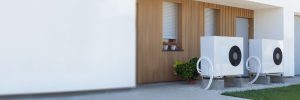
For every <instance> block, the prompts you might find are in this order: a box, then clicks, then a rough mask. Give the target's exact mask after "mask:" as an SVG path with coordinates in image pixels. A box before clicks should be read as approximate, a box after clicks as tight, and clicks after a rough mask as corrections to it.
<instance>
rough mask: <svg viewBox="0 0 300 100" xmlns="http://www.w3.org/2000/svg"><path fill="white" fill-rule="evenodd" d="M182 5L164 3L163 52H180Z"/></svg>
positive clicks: (169, 2)
mask: <svg viewBox="0 0 300 100" xmlns="http://www.w3.org/2000/svg"><path fill="white" fill-rule="evenodd" d="M181 16H182V15H181V3H178V2H172V0H168V1H164V2H163V35H162V38H163V50H164V51H180V50H182V49H181V42H180V34H181V25H180V24H181Z"/></svg>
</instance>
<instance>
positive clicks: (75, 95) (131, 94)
mask: <svg viewBox="0 0 300 100" xmlns="http://www.w3.org/2000/svg"><path fill="white" fill-rule="evenodd" d="M285 80H286V82H285V83H283V84H280V83H278V84H271V85H264V84H253V85H247V84H245V83H246V81H245V82H244V85H243V87H242V88H226V89H224V90H208V91H207V90H203V89H202V88H201V87H200V84H199V83H200V82H198V83H197V84H194V85H191V84H187V83H186V82H182V81H181V82H170V83H158V84H147V85H142V86H138V87H137V88H134V89H121V90H109V91H89V92H72V93H55V94H32V95H19V96H2V97H0V100H220V99H221V100H244V99H242V98H235V97H228V96H222V95H220V94H221V93H223V92H229V91H245V90H252V89H264V88H272V87H282V86H288V85H294V84H300V77H293V78H286V79H285ZM247 82H248V81H247Z"/></svg>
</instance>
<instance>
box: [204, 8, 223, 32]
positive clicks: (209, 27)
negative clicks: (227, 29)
mask: <svg viewBox="0 0 300 100" xmlns="http://www.w3.org/2000/svg"><path fill="white" fill-rule="evenodd" d="M204 13H205V16H204V19H205V25H204V26H205V28H204V35H205V36H215V35H218V34H219V27H218V24H219V18H220V17H219V16H220V11H219V10H218V9H212V8H205V12H204Z"/></svg>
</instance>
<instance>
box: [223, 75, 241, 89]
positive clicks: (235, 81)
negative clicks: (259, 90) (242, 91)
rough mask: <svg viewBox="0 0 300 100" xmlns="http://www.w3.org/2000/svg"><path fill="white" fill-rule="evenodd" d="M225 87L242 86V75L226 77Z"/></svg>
mask: <svg viewBox="0 0 300 100" xmlns="http://www.w3.org/2000/svg"><path fill="white" fill-rule="evenodd" d="M224 82H225V83H224V85H225V87H242V78H240V77H229V76H228V77H224Z"/></svg>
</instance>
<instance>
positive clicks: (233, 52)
mask: <svg viewBox="0 0 300 100" xmlns="http://www.w3.org/2000/svg"><path fill="white" fill-rule="evenodd" d="M241 60H242V53H241V49H240V48H239V47H238V46H233V47H231V49H230V51H229V61H230V63H231V64H232V65H233V66H238V65H239V64H240V63H241Z"/></svg>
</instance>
